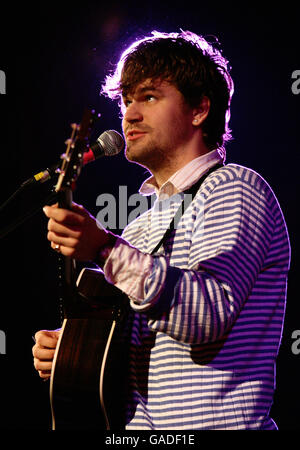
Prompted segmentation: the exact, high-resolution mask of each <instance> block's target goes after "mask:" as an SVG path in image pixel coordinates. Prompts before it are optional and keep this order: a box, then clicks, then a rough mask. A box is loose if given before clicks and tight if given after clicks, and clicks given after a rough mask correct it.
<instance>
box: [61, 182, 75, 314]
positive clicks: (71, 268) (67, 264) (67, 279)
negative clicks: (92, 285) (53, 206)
mask: <svg viewBox="0 0 300 450" xmlns="http://www.w3.org/2000/svg"><path fill="white" fill-rule="evenodd" d="M72 199H73V195H72V189H70V188H64V189H62V190H61V191H59V193H58V206H59V208H63V209H72ZM59 272H60V277H59V279H60V303H61V305H60V308H61V310H62V312H63V316H64V317H67V316H68V311H70V310H71V309H72V304H73V302H74V301H75V299H76V262H75V260H74V259H73V258H71V257H70V256H60V258H59Z"/></svg>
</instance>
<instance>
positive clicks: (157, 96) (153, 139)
mask: <svg viewBox="0 0 300 450" xmlns="http://www.w3.org/2000/svg"><path fill="white" fill-rule="evenodd" d="M122 112H123V122H122V125H123V131H124V135H125V139H126V157H127V159H128V160H130V161H134V162H137V163H139V164H141V165H143V166H145V167H147V168H148V169H150V170H158V169H159V168H160V167H162V165H163V166H164V165H165V164H167V161H168V160H171V159H172V158H174V157H176V155H177V154H178V153H180V152H182V151H184V147H185V145H186V143H187V142H188V140H189V138H190V136H191V132H192V129H193V126H192V109H191V108H189V107H188V106H187V105H186V103H185V102H184V98H183V96H182V94H181V93H180V92H179V91H178V89H177V88H176V87H175V86H174V85H172V84H170V83H169V82H167V81H160V80H156V81H151V80H149V79H147V80H145V81H144V82H142V83H140V84H139V85H138V86H137V87H136V89H135V90H134V92H132V93H131V94H128V95H127V96H126V97H123V108H122Z"/></svg>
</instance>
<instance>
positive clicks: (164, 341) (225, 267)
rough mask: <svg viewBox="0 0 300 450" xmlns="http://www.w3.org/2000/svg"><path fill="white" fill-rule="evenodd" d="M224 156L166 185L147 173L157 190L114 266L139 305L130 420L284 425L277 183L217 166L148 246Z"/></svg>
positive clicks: (133, 425)
mask: <svg viewBox="0 0 300 450" xmlns="http://www.w3.org/2000/svg"><path fill="white" fill-rule="evenodd" d="M219 161H220V155H219V154H218V153H217V151H214V152H210V153H208V154H206V155H204V156H201V157H199V158H196V159H195V160H194V161H192V162H190V163H189V164H188V165H187V166H185V167H184V168H182V169H181V170H180V171H179V172H177V173H176V174H175V175H173V176H172V179H170V180H168V182H167V183H165V184H164V186H162V188H161V189H160V190H159V191H158V190H157V188H155V180H153V179H152V180H148V181H147V182H146V183H144V186H143V188H142V191H144V192H146V191H147V192H146V193H148V194H150V193H151V192H152V191H153V189H156V193H157V199H156V201H155V202H154V205H153V207H152V208H151V209H150V210H149V211H147V212H146V213H144V214H143V215H142V216H140V217H139V218H138V219H136V220H135V221H134V222H132V223H130V224H129V225H128V226H127V228H126V229H125V230H124V233H123V236H122V238H119V239H118V240H117V243H116V246H115V248H114V249H113V251H112V252H111V254H110V256H109V258H108V259H107V261H106V264H105V266H104V273H105V276H106V278H107V280H108V281H109V282H111V283H113V284H115V285H116V286H117V287H119V288H120V289H121V290H123V291H124V292H125V293H126V294H127V295H128V296H129V298H130V305H131V308H132V309H133V311H134V320H133V326H132V332H131V346H130V358H129V359H130V361H129V364H130V380H129V382H130V386H129V392H130V393H129V400H128V408H127V426H126V428H127V429H140V430H141V429H152V430H172V429H173V430H174V429H187V430H192V429H199V430H201V429H209V430H212V429H214V430H215V429H220V430H238V429H262V430H272V429H276V428H277V426H276V424H275V423H274V421H273V420H272V419H271V418H270V416H269V411H270V407H271V405H272V401H273V395H274V390H275V362H276V357H277V353H278V348H279V345H280V341H281V335H282V327H283V320H284V312H285V301H286V285H287V274H288V270H289V263H290V246H289V239H288V233H287V229H286V225H285V221H284V218H283V215H282V212H281V209H280V206H279V204H278V201H277V199H276V197H275V195H274V193H273V191H272V190H271V188H270V186H269V185H268V184H267V183H266V181H265V180H264V179H263V178H262V177H261V176H260V175H258V174H257V173H256V172H254V171H253V170H250V169H248V168H245V167H242V166H239V165H236V164H228V165H226V166H223V167H221V168H219V169H217V170H215V171H214V172H213V173H211V174H210V175H208V177H207V178H206V179H205V181H204V182H203V184H202V185H201V187H200V189H199V190H198V192H197V194H196V196H195V198H194V200H193V201H192V203H191V204H190V206H189V207H188V208H187V210H186V212H185V214H184V215H183V216H182V218H181V220H180V222H179V223H178V226H177V227H176V229H175V230H174V231H173V232H172V233H171V236H170V237H169V238H168V239H167V241H166V242H165V243H164V245H163V246H162V247H161V248H160V250H159V252H158V254H155V255H154V256H151V255H150V253H151V251H152V249H153V248H154V247H155V246H156V244H157V243H158V242H159V240H160V238H161V237H162V236H163V234H164V231H165V229H166V228H167V227H168V225H169V223H170V221H171V219H172V215H174V214H175V212H176V211H177V209H178V207H179V205H180V202H181V201H182V200H183V196H184V194H183V190H185V189H186V188H188V187H189V185H191V184H193V183H194V182H195V181H196V180H197V179H199V178H200V177H201V175H202V174H203V173H204V172H205V171H207V170H208V169H209V167H211V166H213V165H215V164H216V163H217V162H219ZM150 183H152V188H151V186H150ZM170 186H171V187H170ZM166 191H168V195H170V196H166V195H165V194H166ZM162 194H164V195H162Z"/></svg>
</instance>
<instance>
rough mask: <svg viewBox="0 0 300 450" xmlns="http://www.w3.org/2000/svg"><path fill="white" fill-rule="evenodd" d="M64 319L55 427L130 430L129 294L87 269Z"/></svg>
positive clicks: (54, 387) (54, 391)
mask: <svg viewBox="0 0 300 450" xmlns="http://www.w3.org/2000/svg"><path fill="white" fill-rule="evenodd" d="M78 291H79V295H78V299H77V302H74V303H75V305H73V308H72V312H71V313H69V314H68V316H69V317H67V318H65V319H64V322H63V326H62V333H61V336H60V339H59V342H58V345H57V348H56V353H55V356H54V360H53V367H52V373H51V380H50V402H51V410H52V428H53V429H55V430H70V429H78V430H84V429H94V430H97V429H102V430H107V429H118V430H121V429H124V427H125V405H126V386H127V365H128V363H127V361H128V359H127V342H128V339H126V336H127V326H128V315H127V305H128V300H127V297H126V296H125V295H124V294H122V293H121V291H119V290H118V289H117V288H115V287H114V286H111V285H109V284H108V283H107V282H106V280H105V278H104V276H103V274H102V272H101V271H98V270H93V269H84V271H83V272H82V273H81V275H80V278H79V280H78Z"/></svg>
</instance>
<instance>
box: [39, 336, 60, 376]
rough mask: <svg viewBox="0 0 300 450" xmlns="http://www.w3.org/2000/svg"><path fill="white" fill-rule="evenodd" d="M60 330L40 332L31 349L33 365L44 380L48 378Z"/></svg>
mask: <svg viewBox="0 0 300 450" xmlns="http://www.w3.org/2000/svg"><path fill="white" fill-rule="evenodd" d="M59 334H60V330H53V331H48V330H41V331H38V332H37V333H36V334H35V336H34V339H35V345H34V346H33V347H32V354H33V364H34V367H35V369H36V370H37V371H38V373H39V376H40V377H41V378H43V379H44V380H47V379H48V378H50V375H51V368H52V361H53V357H54V352H55V348H56V345H57V341H58V338H59Z"/></svg>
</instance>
